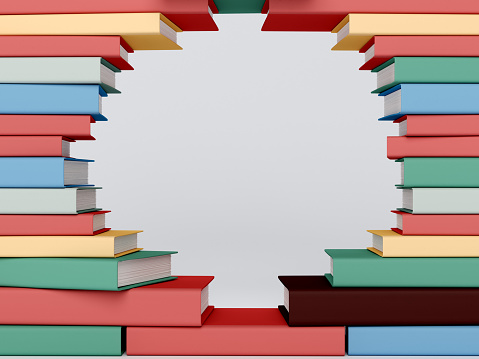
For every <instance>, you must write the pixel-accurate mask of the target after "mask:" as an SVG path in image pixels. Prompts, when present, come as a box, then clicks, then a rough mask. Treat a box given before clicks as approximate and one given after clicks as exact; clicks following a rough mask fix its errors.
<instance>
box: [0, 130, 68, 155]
mask: <svg viewBox="0 0 479 359" xmlns="http://www.w3.org/2000/svg"><path fill="white" fill-rule="evenodd" d="M0 133H1V132H0ZM62 141H63V138H62V137H61V136H5V135H4V133H2V135H1V136H0V157H20V156H26V157H33V156H35V157H62V156H63V151H62Z"/></svg>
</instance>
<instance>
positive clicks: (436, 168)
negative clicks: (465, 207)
mask: <svg viewBox="0 0 479 359" xmlns="http://www.w3.org/2000/svg"><path fill="white" fill-rule="evenodd" d="M396 162H399V163H400V164H401V182H400V183H399V184H398V186H402V187H407V188H416V187H458V188H463V187H479V157H406V158H402V159H399V160H396Z"/></svg>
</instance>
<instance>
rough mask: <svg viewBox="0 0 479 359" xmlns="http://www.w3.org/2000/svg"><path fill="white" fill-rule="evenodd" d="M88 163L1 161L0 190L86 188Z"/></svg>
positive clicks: (55, 159)
mask: <svg viewBox="0 0 479 359" xmlns="http://www.w3.org/2000/svg"><path fill="white" fill-rule="evenodd" d="M88 162H93V161H92V160H80V159H75V158H65V157H0V187H6V188H61V187H78V186H85V185H88Z"/></svg>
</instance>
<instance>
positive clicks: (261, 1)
mask: <svg viewBox="0 0 479 359" xmlns="http://www.w3.org/2000/svg"><path fill="white" fill-rule="evenodd" d="M214 3H215V6H216V12H215V13H216V14H260V13H262V11H263V9H264V7H265V4H266V1H265V0H254V1H239V2H232V1H230V0H214ZM266 13H267V12H264V14H266Z"/></svg>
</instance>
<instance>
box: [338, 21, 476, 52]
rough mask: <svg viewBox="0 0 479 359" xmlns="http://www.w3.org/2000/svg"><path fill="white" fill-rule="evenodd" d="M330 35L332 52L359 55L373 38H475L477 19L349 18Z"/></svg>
mask: <svg viewBox="0 0 479 359" xmlns="http://www.w3.org/2000/svg"><path fill="white" fill-rule="evenodd" d="M332 32H333V33H336V34H337V36H338V40H337V44H336V45H335V46H334V47H333V50H352V51H359V50H360V49H361V48H362V47H363V46H364V45H366V43H367V42H368V41H369V40H370V39H371V38H372V37H373V36H376V35H479V15H457V14H451V15H450V14H349V15H348V16H346V17H345V18H344V19H343V21H341V22H340V23H339V24H338V25H337V26H336V27H335V28H334V29H333V31H332Z"/></svg>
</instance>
